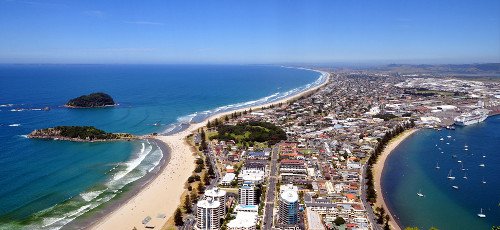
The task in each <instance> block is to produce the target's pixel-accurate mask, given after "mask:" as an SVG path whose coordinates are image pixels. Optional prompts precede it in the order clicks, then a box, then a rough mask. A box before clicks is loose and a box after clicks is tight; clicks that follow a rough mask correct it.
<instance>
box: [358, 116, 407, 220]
mask: <svg viewBox="0 0 500 230" xmlns="http://www.w3.org/2000/svg"><path fill="white" fill-rule="evenodd" d="M413 127H415V123H414V121H413V120H411V121H410V122H407V123H405V124H403V125H398V126H396V127H395V128H394V129H392V130H390V131H388V132H386V133H385V135H384V136H383V137H382V138H381V139H378V144H377V146H376V148H375V150H374V151H373V153H372V154H371V155H370V156H369V158H368V161H367V170H366V177H365V178H366V185H367V188H366V199H367V200H368V202H370V203H371V204H372V205H373V204H374V203H375V202H376V200H377V192H376V191H375V184H374V178H373V166H374V165H375V163H377V160H378V157H379V156H380V155H381V154H382V152H383V151H384V149H385V147H386V146H387V144H388V143H389V141H390V140H391V139H392V138H394V137H396V136H398V135H399V134H401V133H403V132H404V131H405V130H407V129H411V128H413ZM375 215H376V217H377V219H376V221H377V224H380V225H382V226H383V228H384V229H390V226H389V220H390V216H389V215H388V214H387V213H386V211H385V209H384V208H383V207H376V208H375Z"/></svg>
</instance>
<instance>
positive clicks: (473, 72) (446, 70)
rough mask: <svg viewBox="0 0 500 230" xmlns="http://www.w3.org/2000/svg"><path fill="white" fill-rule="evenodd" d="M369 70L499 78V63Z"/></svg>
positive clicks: (409, 66)
mask: <svg viewBox="0 0 500 230" xmlns="http://www.w3.org/2000/svg"><path fill="white" fill-rule="evenodd" d="M370 69H371V70H376V71H390V72H398V73H402V74H409V73H420V74H435V75H465V76H468V75H470V76H500V63H483V64H442V65H429V64H422V65H412V64H389V65H385V66H378V67H374V68H370Z"/></svg>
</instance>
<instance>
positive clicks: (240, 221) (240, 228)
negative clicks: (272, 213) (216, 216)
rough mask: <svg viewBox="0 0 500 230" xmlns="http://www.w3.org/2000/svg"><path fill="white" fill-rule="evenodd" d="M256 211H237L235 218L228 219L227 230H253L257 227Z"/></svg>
mask: <svg viewBox="0 0 500 230" xmlns="http://www.w3.org/2000/svg"><path fill="white" fill-rule="evenodd" d="M256 225H257V213H250V212H238V213H237V214H236V218H235V219H233V220H231V221H229V223H228V224H227V229H229V230H255V229H257V227H256Z"/></svg>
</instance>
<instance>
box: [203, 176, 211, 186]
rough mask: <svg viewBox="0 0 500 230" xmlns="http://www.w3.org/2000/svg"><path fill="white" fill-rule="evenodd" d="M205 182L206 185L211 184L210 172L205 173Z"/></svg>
mask: <svg viewBox="0 0 500 230" xmlns="http://www.w3.org/2000/svg"><path fill="white" fill-rule="evenodd" d="M203 183H205V186H207V185H210V177H208V173H205V174H203Z"/></svg>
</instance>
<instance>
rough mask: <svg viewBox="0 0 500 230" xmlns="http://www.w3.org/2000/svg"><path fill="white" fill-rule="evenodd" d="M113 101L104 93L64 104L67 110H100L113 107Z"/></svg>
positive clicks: (86, 96) (93, 94) (82, 97)
mask: <svg viewBox="0 0 500 230" xmlns="http://www.w3.org/2000/svg"><path fill="white" fill-rule="evenodd" d="M114 105H116V104H115V101H114V100H113V98H112V97H111V96H109V95H108V94H106V93H91V94H89V95H83V96H79V97H77V98H73V99H71V100H69V101H68V103H66V105H65V106H66V107H68V108H101V107H107V106H114Z"/></svg>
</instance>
